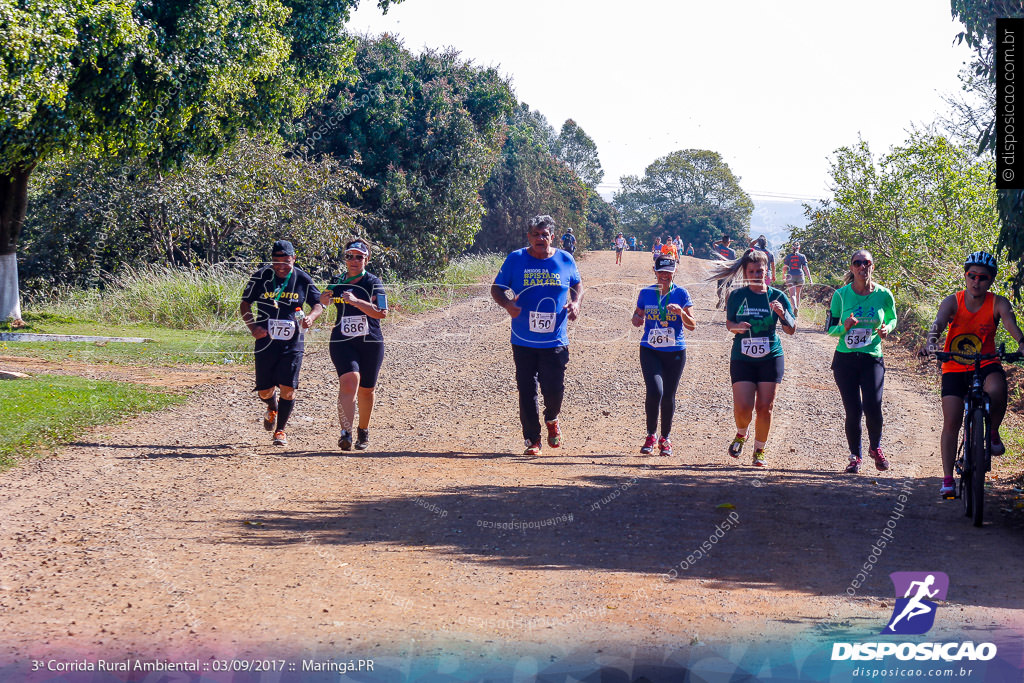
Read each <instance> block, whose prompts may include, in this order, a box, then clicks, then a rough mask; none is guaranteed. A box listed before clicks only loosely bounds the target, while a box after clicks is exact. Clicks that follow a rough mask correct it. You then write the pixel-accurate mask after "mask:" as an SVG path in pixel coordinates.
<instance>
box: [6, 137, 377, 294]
mask: <svg viewBox="0 0 1024 683" xmlns="http://www.w3.org/2000/svg"><path fill="white" fill-rule="evenodd" d="M367 184H368V181H366V180H365V179H363V178H361V177H360V176H359V175H358V174H357V173H355V172H354V171H352V170H350V169H347V168H344V167H341V166H340V165H339V164H338V162H337V161H335V160H334V159H333V158H332V157H323V158H321V159H316V160H306V159H303V158H302V157H300V156H297V155H295V154H287V153H285V152H284V150H283V149H282V148H281V145H280V144H277V143H273V142H263V141H259V140H256V139H253V138H250V137H243V138H241V139H240V140H239V141H238V142H237V143H236V144H234V145H232V146H231V147H230V148H229V149H228V150H226V152H225V153H224V154H222V155H220V156H218V157H217V158H215V159H213V160H208V159H193V160H190V161H188V162H186V163H185V164H184V165H183V166H182V167H180V168H179V169H176V170H175V171H172V172H162V173H159V172H154V171H153V169H151V168H149V167H148V166H147V165H146V164H145V161H144V160H143V159H138V158H136V159H113V160H99V159H90V160H85V161H78V162H73V163H72V162H51V163H48V164H44V165H43V166H41V167H40V169H39V171H38V172H37V173H36V176H35V178H34V180H33V183H32V185H33V191H32V194H31V198H32V204H31V207H30V209H29V212H28V215H27V218H26V221H25V229H24V232H23V235H22V239H21V240H20V242H19V251H20V257H21V261H22V277H23V282H24V286H25V288H26V290H27V291H29V292H35V291H38V290H40V289H43V288H49V287H51V286H52V285H53V284H54V283H56V284H60V285H67V286H76V287H91V286H95V285H98V284H102V282H103V281H104V279H105V278H106V277H107V276H108V275H109V274H111V273H115V272H116V271H118V270H120V269H122V268H125V267H138V266H140V265H143V264H146V263H161V264H165V263H166V264H172V265H176V266H189V267H195V266H201V265H212V264H217V263H222V262H225V261H231V262H236V263H259V262H260V261H262V260H264V259H265V257H266V253H267V249H268V248H269V246H270V244H271V243H272V242H273V240H275V239H277V238H279V237H283V238H287V239H290V240H292V242H293V243H294V244H295V246H296V248H297V249H298V250H299V252H300V254H301V257H302V258H303V260H304V263H307V264H316V265H317V267H321V266H322V267H324V268H328V269H330V264H335V265H336V264H337V258H336V257H337V254H338V252H339V247H340V242H341V240H342V239H344V238H346V237H347V236H349V235H352V234H354V233H356V232H358V231H359V226H358V224H357V221H358V220H359V219H360V218H361V216H360V215H359V214H358V212H356V211H354V210H353V209H351V208H349V204H353V203H356V202H357V200H358V195H359V190H360V189H361V188H363V187H365V186H366V185H367Z"/></svg>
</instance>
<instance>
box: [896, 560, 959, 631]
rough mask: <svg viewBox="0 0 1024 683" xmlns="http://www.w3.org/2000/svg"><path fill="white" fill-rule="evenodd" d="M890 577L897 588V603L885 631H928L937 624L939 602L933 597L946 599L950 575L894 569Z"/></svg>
mask: <svg viewBox="0 0 1024 683" xmlns="http://www.w3.org/2000/svg"><path fill="white" fill-rule="evenodd" d="M889 578H890V579H892V584H893V587H894V588H895V589H896V606H895V607H893V609H892V617H890V618H889V623H888V625H887V626H886V627H885V628H884V629H883V630H882V633H899V634H902V635H917V634H921V633H927V632H928V630H929V629H930V628H931V627H932V625H933V624H934V623H935V608H936V607H937V605H936V604H935V603H934V602H932V600H945V599H946V591H947V590H949V576H947V575H946V574H945V573H944V572H893V573H892V574H889Z"/></svg>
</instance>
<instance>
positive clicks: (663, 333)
mask: <svg viewBox="0 0 1024 683" xmlns="http://www.w3.org/2000/svg"><path fill="white" fill-rule="evenodd" d="M675 270H676V262H675V261H674V260H672V259H671V258H669V257H667V256H662V257H661V258H659V259H658V260H657V261H655V262H654V277H655V279H656V281H657V282H656V284H653V285H651V286H650V287H644V288H643V289H642V290H640V295H639V296H638V297H637V300H636V310H634V311H633V319H632V322H633V326H634V327H640V326H641V325H642V326H643V328H644V334H643V337H641V339H640V372H641V373H643V376H644V384H645V385H646V387H647V397H646V400H645V401H644V410H645V412H646V413H647V439H646V441H644V445H643V446H642V447H641V448H640V452H641V453H643V454H645V455H646V454H648V453H650V452H651V451H653V450H654V444H655V433H656V431H657V428H658V412H659V409H660V412H661V439H659V440H658V442H657V443H658V451H659V453H660V454H661V455H672V441H671V439H670V434H671V432H672V418H673V416H674V415H675V410H676V390H677V389H678V388H679V379H680V377H682V375H683V366H685V365H686V342H685V341H684V340H683V327H685V328H686V329H688V330H692V329H694V328H695V327H696V323H695V322H694V319H693V315H692V307H693V301H691V299H690V294H689V292H687V291H686V290H685V289H683V288H682V287H677V286H676V285H675V284H674V283H673V282H672V278H673V276H674V275H675Z"/></svg>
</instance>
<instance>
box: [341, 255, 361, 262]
mask: <svg viewBox="0 0 1024 683" xmlns="http://www.w3.org/2000/svg"><path fill="white" fill-rule="evenodd" d="M364 258H366V257H365V256H363V255H362V254H345V260H346V261H362V260H363V259H364Z"/></svg>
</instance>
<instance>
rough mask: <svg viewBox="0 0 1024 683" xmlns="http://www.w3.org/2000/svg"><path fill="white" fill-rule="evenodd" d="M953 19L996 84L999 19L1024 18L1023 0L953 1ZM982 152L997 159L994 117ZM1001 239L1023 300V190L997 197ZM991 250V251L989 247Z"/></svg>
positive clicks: (980, 69)
mask: <svg viewBox="0 0 1024 683" xmlns="http://www.w3.org/2000/svg"><path fill="white" fill-rule="evenodd" d="M950 8H951V9H952V12H953V17H954V18H955V19H959V20H960V21H961V22H962V23H963V25H964V30H963V31H962V32H961V33H960V34H959V35H958V36H957V38H958V40H959V41H960V42H966V43H967V44H968V45H969V46H970V47H971V48H973V49H974V51H975V55H976V60H975V64H974V66H975V71H976V73H977V75H978V76H979V77H981V78H983V79H985V80H987V81H988V82H989V83H993V84H994V83H995V80H996V69H995V50H994V49H993V44H994V42H995V39H996V19H997V18H1002V17H1007V18H1012V17H1024V3H1022V2H1021V0H951V2H950ZM978 145H979V147H980V150H981V151H983V152H987V153H990V154H992V155H993V157H994V156H995V151H996V136H995V117H991V118H990V119H988V121H986V125H985V126H984V127H983V129H982V130H981V132H980V134H979V136H978ZM998 207H999V222H1000V226H1001V227H1000V230H999V238H998V244H997V246H998V248H999V249H1005V250H1006V253H1007V255H1008V256H1009V257H1010V259H1012V260H1014V261H1016V262H1017V264H1018V268H1017V273H1016V275H1015V276H1014V277H1013V279H1012V282H1011V284H1012V287H1013V294H1014V296H1015V297H1016V298H1018V299H1019V298H1020V292H1021V288H1022V287H1024V268H1021V267H1019V265H1020V264H1021V263H1024V190H1000V191H999V193H998ZM989 248H990V247H989Z"/></svg>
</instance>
